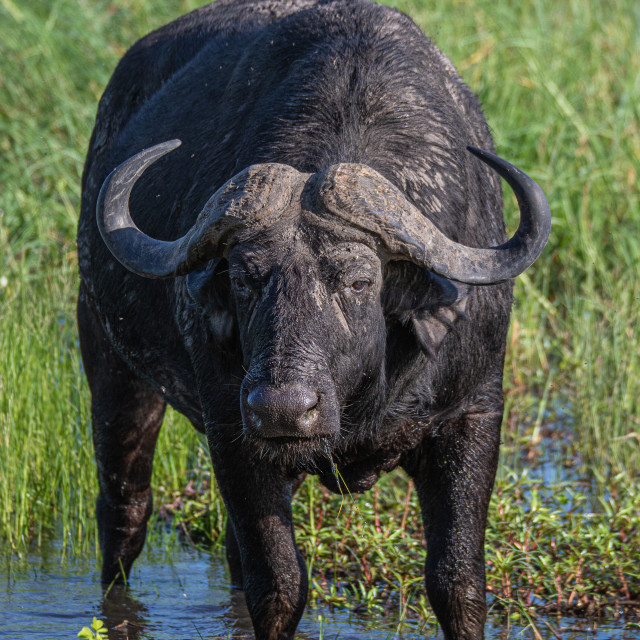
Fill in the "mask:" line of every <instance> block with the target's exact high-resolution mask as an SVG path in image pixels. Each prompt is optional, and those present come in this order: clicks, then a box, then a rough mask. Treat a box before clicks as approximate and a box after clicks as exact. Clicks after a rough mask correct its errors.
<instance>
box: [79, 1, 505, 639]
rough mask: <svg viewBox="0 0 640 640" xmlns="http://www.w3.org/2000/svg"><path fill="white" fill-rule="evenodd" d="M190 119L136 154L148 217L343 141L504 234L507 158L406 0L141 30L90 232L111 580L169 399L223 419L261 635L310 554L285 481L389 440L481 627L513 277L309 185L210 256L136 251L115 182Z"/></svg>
mask: <svg viewBox="0 0 640 640" xmlns="http://www.w3.org/2000/svg"><path fill="white" fill-rule="evenodd" d="M174 138H178V139H180V140H182V146H181V147H180V148H179V149H177V150H176V151H173V152H172V153H170V154H169V155H167V156H166V157H164V158H162V159H161V160H159V161H158V162H157V163H155V164H154V165H153V166H151V167H150V168H149V169H148V170H147V171H145V173H144V175H143V176H142V178H141V179H140V181H139V183H138V184H137V186H136V187H135V189H134V192H133V195H132V198H131V202H130V209H131V212H132V216H133V218H134V219H135V222H136V224H137V225H138V226H139V227H140V228H141V229H142V230H144V231H145V232H146V233H148V234H150V235H152V236H154V237H155V238H159V239H162V240H173V239H175V238H177V237H179V236H181V235H183V234H184V233H185V232H186V231H187V230H188V229H189V228H190V227H191V226H192V225H193V223H194V221H195V219H196V217H197V216H198V213H199V212H200V210H201V209H202V207H203V205H204V204H205V202H206V201H207V200H208V199H209V198H210V196H211V195H212V194H213V193H214V192H215V191H216V189H218V188H219V187H220V186H221V185H223V184H224V183H225V182H226V181H227V180H229V179H230V178H231V177H232V176H234V175H235V174H237V173H238V172H240V171H242V170H243V169H245V168H246V167H248V166H249V165H253V164H256V163H282V164H285V165H290V166H291V167H294V168H295V169H297V170H298V171H302V172H306V173H314V172H319V171H323V170H324V169H326V168H327V167H329V166H330V165H332V164H335V163H341V162H349V163H361V164H364V165H367V166H369V167H371V168H372V169H375V170H376V171H378V172H379V173H380V174H381V175H382V176H384V177H385V178H386V179H388V180H389V181H390V182H391V183H393V184H394V185H395V186H396V187H398V188H400V189H401V190H402V191H403V192H404V193H405V194H406V196H407V197H408V198H409V200H410V201H411V202H412V203H413V204H415V205H416V206H417V207H418V209H419V210H420V212H422V214H423V215H424V216H426V217H428V218H429V219H431V220H433V221H434V223H435V224H436V225H437V226H438V227H439V228H440V230H442V231H443V232H444V233H445V234H447V235H448V236H449V237H450V238H452V239H454V240H456V241H459V242H462V243H465V244H467V245H470V246H475V247H478V246H485V247H489V246H495V245H498V244H500V243H501V242H503V241H504V239H505V233H504V224H503V219H502V212H501V207H502V197H501V191H500V184H499V179H498V177H497V175H496V174H494V173H492V172H491V170H490V169H488V168H487V167H486V166H485V165H483V164H482V163H480V162H479V161H478V160H477V159H475V158H474V157H472V156H471V155H470V154H469V153H468V152H467V150H466V146H467V145H469V144H472V145H476V146H479V147H482V148H485V149H492V147H493V143H492V140H491V136H490V134H489V131H488V128H487V125H486V123H485V120H484V118H483V115H482V112H481V110H480V107H479V105H478V102H477V100H476V98H475V97H474V96H473V94H472V93H471V92H470V90H469V89H468V88H467V87H466V86H465V85H464V84H463V83H462V81H461V80H460V78H459V77H458V75H457V74H456V72H455V70H454V69H453V67H452V65H451V63H450V62H449V61H448V60H447V59H446V58H445V57H444V56H443V55H442V54H441V53H440V52H439V51H438V50H437V49H436V47H435V46H434V45H433V44H432V43H431V42H430V41H429V40H428V39H427V38H425V36H424V35H423V34H422V33H421V32H420V30H419V29H418V28H417V27H416V26H415V25H414V24H413V23H412V22H411V20H410V19H409V18H407V17H406V16H404V15H402V14H401V13H399V12H397V11H394V10H391V9H389V8H386V7H382V6H379V5H376V4H373V3H369V2H365V1H361V0H322V1H320V2H315V1H311V0H256V1H250V0H218V2H216V3H215V4H212V5H209V6H206V7H203V8H202V9H199V10H197V11H194V12H193V13H190V14H189V15H187V16H185V17H183V18H181V19H179V20H177V21H175V22H173V23H171V24H169V25H167V26H165V27H163V28H161V29H159V30H158V31H156V32H154V33H152V34H150V35H148V36H147V37H145V38H143V39H142V40H140V41H139V42H137V43H136V44H135V45H134V46H133V47H132V48H131V50H130V51H129V52H128V53H127V54H126V55H125V57H124V58H123V59H122V61H121V62H120V64H119V65H118V67H117V69H116V71H115V73H114V74H113V77H112V79H111V81H110V82H109V85H108V87H107V88H106V90H105V93H104V96H103V97H102V100H101V101H100V106H99V108H98V114H97V118H96V125H95V129H94V132H93V136H92V139H91V143H90V147H89V152H88V155H87V160H86V164H85V169H84V175H83V195H82V213H81V217H80V223H79V232H78V251H79V260H80V273H81V289H80V296H79V304H78V319H79V328H80V337H81V347H82V355H83V360H84V364H85V368H86V372H87V376H88V379H89V384H90V387H91V392H92V412H93V428H94V443H95V449H96V458H97V462H98V477H99V483H100V495H99V498H98V508H97V514H98V521H99V530H100V543H101V548H102V553H103V574H102V578H103V580H104V581H105V582H107V583H108V582H110V581H112V580H113V579H114V578H117V577H118V576H119V571H120V567H121V566H122V567H123V568H124V570H125V571H126V572H128V571H129V570H130V568H131V565H132V563H133V561H134V560H135V558H136V557H137V555H138V554H139V553H140V550H141V548H142V545H143V543H144V538H145V532H146V523H147V520H148V518H149V515H150V512H151V505H152V498H151V490H150V475H151V465H152V459H153V452H154V447H155V442H156V437H157V434H158V430H159V428H160V425H161V422H162V417H163V413H164V407H165V403H169V404H171V405H172V406H173V407H175V408H176V409H177V410H178V411H180V412H182V413H183V414H185V415H186V416H187V417H188V418H189V419H190V420H191V421H192V422H193V424H194V426H195V427H196V428H197V429H199V430H201V431H204V432H205V433H206V435H207V438H208V442H209V446H210V451H211V458H212V461H213V467H214V470H215V474H216V478H217V481H218V483H219V486H220V489H221V492H222V495H223V497H224V500H225V503H226V505H227V509H228V513H229V526H228V528H227V547H228V557H229V561H230V566H231V571H232V577H233V581H234V583H235V584H236V585H238V586H242V587H243V588H244V590H245V595H246V600H247V604H248V607H249V611H250V613H251V617H252V620H253V623H254V627H255V630H256V636H257V638H259V639H260V640H262V639H267V638H268V639H275V638H283V639H288V638H293V635H294V631H295V628H296V625H297V623H298V620H299V619H300V616H301V614H302V610H303V608H304V605H305V601H306V596H307V569H306V566H305V564H304V561H303V560H302V558H301V556H300V553H299V551H298V550H297V548H296V546H295V540H294V532H293V527H292V522H291V506H290V503H291V497H292V493H293V491H294V490H295V488H296V486H297V483H298V482H299V480H298V479H299V477H300V475H301V474H302V473H304V472H307V473H317V474H319V476H320V478H321V480H322V482H323V483H324V484H325V485H326V486H327V487H329V488H330V489H332V490H334V491H335V490H338V489H339V488H340V487H338V482H337V480H336V478H335V475H334V474H333V473H332V464H335V465H336V467H337V468H338V470H339V471H340V474H341V478H342V479H343V481H344V483H346V485H347V488H348V489H349V490H350V491H363V490H366V489H368V488H370V487H371V486H372V485H373V484H374V483H375V481H376V480H377V478H378V477H379V475H380V474H381V473H382V472H386V471H389V470H391V469H393V468H394V467H396V466H398V465H401V466H402V467H404V469H405V470H406V471H407V473H409V474H410V476H411V477H412V478H414V480H415V483H416V487H417V491H418V493H419V496H420V504H421V507H422V510H423V516H424V520H425V529H426V535H427V545H428V554H427V561H426V587H427V592H428V595H429V599H430V602H431V604H432V606H433V608H434V610H435V612H436V614H437V616H438V619H439V620H440V623H441V625H442V628H443V630H444V633H445V636H446V637H447V638H448V639H454V638H455V639H457V638H475V639H478V638H482V636H483V625H484V619H485V609H486V607H485V580H484V549H483V545H484V529H485V519H486V513H487V505H488V501H489V497H490V494H491V490H492V486H493V481H494V474H495V470H496V464H497V458H498V444H499V440H500V425H501V419H502V407H503V398H502V368H503V360H504V349H505V336H506V332H507V326H508V321H509V313H510V308H511V284H510V283H508V282H507V283H503V284H499V285H490V286H471V285H461V284H457V283H454V282H451V281H447V280H444V279H443V278H441V277H439V276H436V275H434V274H432V273H430V272H429V271H427V270H425V269H423V268H420V267H418V266H416V265H414V264H411V263H409V262H402V261H398V260H397V259H392V258H391V257H390V256H389V255H386V254H385V252H384V250H383V249H382V248H381V247H380V245H379V243H376V242H375V241H373V240H372V239H371V238H370V237H368V236H367V234H365V233H360V234H359V235H358V234H356V233H347V232H346V231H345V229H344V228H342V227H340V226H339V225H337V226H333V227H332V226H331V225H329V224H326V221H323V220H322V219H321V216H320V217H317V216H316V217H315V218H314V216H311V215H308V213H309V212H308V211H307V210H306V209H305V206H304V204H301V201H300V200H298V201H296V202H294V203H293V204H292V207H293V209H292V212H291V214H290V215H289V216H288V217H286V218H283V219H279V220H278V221H277V222H276V223H275V224H274V225H273V226H271V227H269V228H267V229H266V231H265V230H261V231H260V232H259V233H257V232H256V231H255V230H254V229H252V228H251V226H249V227H248V228H247V229H246V230H244V231H243V232H241V233H240V234H239V235H238V237H237V238H236V240H235V242H234V244H233V246H228V247H227V248H226V250H225V252H224V255H220V256H212V259H211V261H210V263H209V264H208V265H207V266H206V267H204V268H202V269H201V270H199V271H197V272H192V273H190V274H189V275H187V276H184V277H175V278H169V279H164V280H151V279H145V278H142V277H140V276H138V275H135V274H133V273H131V272H129V271H127V270H126V269H125V268H124V267H123V266H121V264H120V263H119V262H118V261H117V260H116V259H115V258H114V257H113V256H112V255H111V253H110V252H109V250H108V249H107V247H106V246H105V244H104V242H103V240H102V238H101V237H100V235H99V233H98V228H97V226H96V220H95V210H96V200H97V197H98V192H99V190H100V187H101V185H102V183H103V181H104V180H105V178H106V177H107V175H108V174H109V172H110V171H111V170H112V169H113V168H114V167H115V166H116V165H117V164H119V163H121V162H123V161H124V160H126V159H127V158H129V157H130V156H132V155H134V154H135V153H137V152H138V151H140V150H141V149H143V148H147V147H150V146H152V145H154V144H157V143H160V142H164V141H166V140H170V139H174ZM296 207H297V208H296ZM342 488H343V489H344V487H342ZM119 577H120V578H121V577H122V576H119Z"/></svg>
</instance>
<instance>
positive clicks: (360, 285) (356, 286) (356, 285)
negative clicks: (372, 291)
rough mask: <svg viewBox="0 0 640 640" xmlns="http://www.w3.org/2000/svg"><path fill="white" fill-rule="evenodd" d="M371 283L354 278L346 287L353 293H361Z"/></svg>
mask: <svg viewBox="0 0 640 640" xmlns="http://www.w3.org/2000/svg"><path fill="white" fill-rule="evenodd" d="M370 284H371V283H370V282H368V281H367V280H356V281H355V282H352V283H351V284H350V285H349V286H348V287H347V288H348V289H349V290H350V291H353V292H354V293H362V292H363V291H364V290H365V289H367V288H368V287H369V285H370Z"/></svg>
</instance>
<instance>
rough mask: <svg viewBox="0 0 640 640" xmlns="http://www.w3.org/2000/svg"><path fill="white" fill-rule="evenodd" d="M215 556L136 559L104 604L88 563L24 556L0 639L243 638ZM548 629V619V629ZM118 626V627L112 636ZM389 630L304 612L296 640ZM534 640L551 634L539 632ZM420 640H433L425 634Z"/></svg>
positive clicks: (491, 627) (498, 636)
mask: <svg viewBox="0 0 640 640" xmlns="http://www.w3.org/2000/svg"><path fill="white" fill-rule="evenodd" d="M228 584H229V579H228V574H227V570H226V567H225V564H224V562H223V560H222V558H221V557H220V556H215V555H214V556H211V555H208V554H205V553H202V552H198V551H196V550H193V549H190V548H185V547H183V546H181V545H179V544H175V545H173V549H172V550H171V552H170V553H167V552H166V551H161V550H154V549H152V548H151V549H149V550H146V551H145V552H143V555H142V556H141V557H140V559H139V560H138V562H137V564H136V567H135V569H134V572H133V576H132V581H131V584H130V586H129V589H128V591H123V590H118V589H113V590H112V591H111V592H110V593H109V594H108V595H107V597H106V598H105V597H103V591H102V588H101V586H100V583H99V567H98V565H97V562H96V561H95V560H71V559H63V558H61V555H60V553H59V550H58V548H57V547H56V545H50V546H49V547H48V548H45V549H44V550H43V551H41V552H40V553H39V554H37V555H36V554H33V555H31V556H30V557H28V558H24V559H17V558H7V557H5V558H2V560H1V561H0V638H11V639H12V640H22V639H24V640H27V639H28V640H31V639H42V640H45V639H46V640H52V639H55V640H61V639H63V638H70V639H71V638H76V637H77V633H78V631H80V629H81V628H82V627H83V626H85V625H89V624H90V623H91V620H92V618H93V616H96V617H98V618H100V619H101V620H103V621H104V622H105V624H106V625H107V627H109V628H110V629H111V630H110V632H109V638H110V639H114V640H115V639H117V640H125V639H128V640H133V639H140V640H143V639H147V640H169V639H171V640H183V639H184V640H186V639H189V640H191V639H193V640H199V639H200V638H208V639H211V638H228V637H238V638H239V637H246V638H252V637H253V634H252V633H251V625H250V622H249V618H248V615H247V611H246V607H245V606H244V602H243V598H242V594H241V593H240V592H238V591H231V590H230V589H229V587H228ZM552 622H553V624H554V626H555V625H557V624H558V621H557V620H553V621H552ZM114 627H117V629H114ZM560 627H561V636H562V638H563V639H568V640H577V639H578V638H595V639H597V640H605V639H608V638H612V639H616V640H639V639H640V630H638V629H636V630H633V629H624V628H623V627H622V625H621V624H618V625H613V624H611V625H600V626H598V627H597V628H595V629H594V627H593V625H589V624H586V623H579V622H576V621H575V620H569V619H567V620H561V621H560ZM394 631H395V629H394V626H393V624H392V623H389V624H383V623H381V621H380V619H379V617H376V616H371V617H369V618H366V617H357V616H355V615H350V614H349V612H344V611H331V610H329V609H313V608H311V607H307V610H306V611H305V615H304V617H303V619H302V622H301V623H300V627H299V638H307V639H309V640H316V639H319V638H325V639H329V638H330V639H334V638H340V639H341V640H378V639H380V640H382V639H386V638H391V637H394V636H395V634H394ZM540 633H541V636H542V638H544V639H545V640H546V639H547V638H549V639H551V638H555V637H556V636H555V635H554V634H553V633H551V632H550V631H547V630H546V629H545V628H541V629H540ZM426 636H427V637H434V638H442V634H441V633H439V632H437V631H433V630H431V631H430V632H428V633H426ZM395 637H397V638H403V639H409V638H418V637H425V635H423V633H421V630H420V629H419V628H418V627H417V626H413V627H412V626H411V625H405V627H404V630H403V632H402V634H401V635H400V636H395ZM487 637H488V639H489V640H494V639H495V640H507V639H509V638H522V637H524V638H533V637H534V635H533V634H531V632H526V633H525V634H524V635H523V634H522V630H521V629H520V628H519V627H518V626H513V625H511V626H510V627H508V626H506V624H505V623H504V621H502V620H500V619H499V618H497V617H491V618H490V620H489V623H488V625H487Z"/></svg>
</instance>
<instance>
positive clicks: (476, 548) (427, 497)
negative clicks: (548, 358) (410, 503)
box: [412, 412, 502, 640]
mask: <svg viewBox="0 0 640 640" xmlns="http://www.w3.org/2000/svg"><path fill="white" fill-rule="evenodd" d="M501 422H502V412H499V413H478V414H467V415H465V416H463V417H461V418H459V419H458V420H455V421H451V422H448V423H446V424H443V425H442V426H441V428H440V429H439V430H438V434H437V435H436V436H433V437H431V438H429V439H428V440H426V441H425V442H424V443H423V445H422V450H421V452H420V454H421V455H420V456H419V458H418V461H417V463H416V468H415V469H413V470H412V471H414V472H415V473H414V474H413V475H414V477H415V482H416V488H417V491H418V495H419V499H420V507H421V509H422V516H423V520H424V526H425V533H426V538H427V560H426V565H425V582H426V588H427V595H428V596H429V601H430V603H431V606H432V607H433V610H434V611H435V614H436V616H437V618H438V621H439V622H440V625H441V626H442V629H443V631H444V635H445V638H447V640H462V639H464V640H481V639H482V638H483V637H484V623H485V618H486V600H485V563H484V534H485V526H486V519H487V510H488V507H489V499H490V497H491V491H492V489H493V481H494V478H495V472H496V468H497V464H498V447H499V443H500V425H501Z"/></svg>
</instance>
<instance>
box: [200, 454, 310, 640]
mask: <svg viewBox="0 0 640 640" xmlns="http://www.w3.org/2000/svg"><path fill="white" fill-rule="evenodd" d="M210 448H211V457H212V460H213V467H214V470H215V473H216V479H217V481H218V486H219V487H220V492H221V493H222V497H223V498H224V501H225V504H226V506H227V512H228V517H229V521H230V524H229V525H227V532H229V531H230V530H232V531H233V533H234V536H233V538H232V540H233V542H232V544H234V548H235V549H237V552H238V555H239V559H240V564H241V569H242V586H243V588H244V593H245V599H246V602H247V608H248V609H249V614H250V615H251V620H252V622H253V626H254V630H255V634H256V638H257V640H288V639H290V638H293V636H294V633H295V630H296V627H297V625H298V622H299V620H300V617H301V616H302V612H303V610H304V606H305V603H306V600H307V589H308V584H307V567H306V564H305V562H304V560H303V559H302V556H301V555H300V551H299V550H298V548H297V546H296V543H295V536H294V531H293V522H292V515H291V498H292V494H293V488H294V485H295V484H296V480H295V479H294V478H290V477H288V476H287V475H286V474H285V473H283V472H281V471H280V470H278V469H276V468H275V467H273V466H272V465H270V464H267V463H264V464H263V463H256V462H255V461H250V460H249V459H248V458H246V457H245V456H244V455H243V453H242V452H241V451H239V450H237V449H234V450H226V451H224V452H221V451H219V450H218V448H217V447H216V446H215V445H213V446H211V447H210ZM227 549H228V551H227V553H229V547H227ZM231 571H232V578H233V579H234V582H235V578H236V576H234V575H233V571H234V569H233V566H232V567H231Z"/></svg>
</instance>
